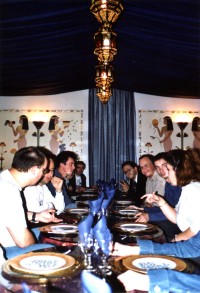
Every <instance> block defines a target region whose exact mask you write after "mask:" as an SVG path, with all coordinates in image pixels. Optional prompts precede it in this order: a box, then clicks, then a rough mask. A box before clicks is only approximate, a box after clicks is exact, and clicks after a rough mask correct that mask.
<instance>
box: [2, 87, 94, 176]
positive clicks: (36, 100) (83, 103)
mask: <svg viewBox="0 0 200 293" xmlns="http://www.w3.org/2000/svg"><path fill="white" fill-rule="evenodd" d="M28 108H30V109H42V110H43V109H50V110H55V109H58V110H59V109H67V110H68V109H69V110H71V109H73V110H83V121H84V123H83V156H82V158H81V159H82V160H83V161H84V162H85V163H86V166H88V90H83V91H76V92H70V93H64V94H58V95H53V96H15V97H12V96H10V97H3V96H2V97H0V109H28ZM85 175H86V176H87V178H88V176H89V175H88V168H87V169H86V170H85Z"/></svg>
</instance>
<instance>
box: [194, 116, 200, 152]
mask: <svg viewBox="0 0 200 293" xmlns="http://www.w3.org/2000/svg"><path fill="white" fill-rule="evenodd" d="M192 133H193V135H194V141H193V147H194V148H200V117H194V118H193V120H192Z"/></svg>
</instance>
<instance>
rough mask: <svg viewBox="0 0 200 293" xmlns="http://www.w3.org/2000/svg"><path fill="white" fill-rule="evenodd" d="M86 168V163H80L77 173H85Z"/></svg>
mask: <svg viewBox="0 0 200 293" xmlns="http://www.w3.org/2000/svg"><path fill="white" fill-rule="evenodd" d="M84 170H85V167H84V165H82V164H78V165H77V166H76V174H77V175H81V174H83V172H84Z"/></svg>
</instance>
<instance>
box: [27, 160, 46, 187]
mask: <svg viewBox="0 0 200 293" xmlns="http://www.w3.org/2000/svg"><path fill="white" fill-rule="evenodd" d="M46 168H47V159H45V161H44V164H43V165H41V166H40V167H35V168H34V177H33V178H32V182H31V184H30V185H35V184H36V183H38V182H39V181H40V180H41V178H42V177H43V176H44V175H45V173H46V170H47V169H46Z"/></svg>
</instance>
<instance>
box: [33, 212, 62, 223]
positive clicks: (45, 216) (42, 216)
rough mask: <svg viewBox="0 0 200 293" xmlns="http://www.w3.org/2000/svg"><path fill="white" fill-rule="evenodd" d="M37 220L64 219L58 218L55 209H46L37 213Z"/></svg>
mask: <svg viewBox="0 0 200 293" xmlns="http://www.w3.org/2000/svg"><path fill="white" fill-rule="evenodd" d="M36 220H37V221H39V222H43V223H51V222H54V223H59V222H62V221H63V220H62V219H58V218H56V216H55V210H54V209H50V210H45V211H42V212H40V213H37V214H36Z"/></svg>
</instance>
